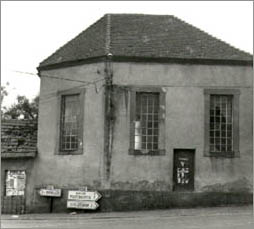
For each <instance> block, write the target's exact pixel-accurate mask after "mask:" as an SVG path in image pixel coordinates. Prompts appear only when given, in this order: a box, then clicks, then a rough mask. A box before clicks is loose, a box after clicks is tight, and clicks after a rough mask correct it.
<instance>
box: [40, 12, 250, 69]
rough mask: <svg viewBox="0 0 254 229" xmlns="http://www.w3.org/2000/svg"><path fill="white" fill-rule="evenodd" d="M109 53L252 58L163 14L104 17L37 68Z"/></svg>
mask: <svg viewBox="0 0 254 229" xmlns="http://www.w3.org/2000/svg"><path fill="white" fill-rule="evenodd" d="M108 53H111V54H112V55H113V56H115V57H117V56H118V57H137V58H139V57H146V58H168V59H190V60H197V59H199V60H217V61H218V60H233V61H234V60H237V61H247V62H250V61H252V55H250V54H249V53H246V52H244V51H241V50H239V49H237V48H234V47H232V46H231V45H229V44H227V43H225V42H223V41H221V40H219V39H217V38H215V37H213V36H211V35H209V34H207V33H206V32H204V31H201V30H200V29H198V28H196V27H194V26H192V25H190V24H188V23H186V22H184V21H182V20H180V19H178V18H176V17H174V16H167V15H143V14H106V15H105V16H104V17H102V18H101V19H100V20H98V21H97V22H96V23H94V24H93V25H91V26H90V27H89V28H88V29H86V30H85V31H83V32H82V33H80V34H79V35H78V36H77V37H76V38H74V39H73V40H71V41H70V42H68V43H67V44H65V45H64V46H62V47H61V48H59V49H58V50H57V51H56V52H55V53H54V54H52V55H51V56H50V57H48V58H47V59H46V60H44V61H43V62H41V63H40V65H39V68H42V67H45V66H49V65H55V64H61V63H65V62H73V61H74V62H75V61H81V60H87V59H91V58H96V57H103V56H106V55H107V54H108Z"/></svg>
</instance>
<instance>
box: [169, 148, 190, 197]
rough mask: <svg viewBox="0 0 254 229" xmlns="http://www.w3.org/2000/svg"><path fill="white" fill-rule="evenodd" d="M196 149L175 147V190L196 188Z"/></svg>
mask: <svg viewBox="0 0 254 229" xmlns="http://www.w3.org/2000/svg"><path fill="white" fill-rule="evenodd" d="M194 157H195V150H194V149H175V150H174V168H173V190H174V191H183V192H184V191H193V190H194Z"/></svg>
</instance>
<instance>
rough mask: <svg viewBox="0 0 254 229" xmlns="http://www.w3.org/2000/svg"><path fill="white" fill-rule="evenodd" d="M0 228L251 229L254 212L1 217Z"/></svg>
mask: <svg viewBox="0 0 254 229" xmlns="http://www.w3.org/2000/svg"><path fill="white" fill-rule="evenodd" d="M1 223H2V228H27V229H29V228H35V229H36V228H40V229H42V228H63V229H70V228H71V229H77V228H80V229H81V228H82V229H83V228H85V229H90V228H91V229H97V228H103V229H126V228H132V229H136V228H139V229H201V228H202V229H204V228H205V229H220V228H221V229H222V228H223V229H252V228H254V224H253V211H252V206H248V207H231V208H229V207H227V208H226V207H222V208H205V209H182V210H179V209H178V210H157V211H140V212H126V213H124V212H122V213H95V214H78V215H68V214H65V215H64V214H52V215H49V214H41V215H38V214H37V215H28V216H27V215H24V216H20V217H19V218H13V216H2V222H1Z"/></svg>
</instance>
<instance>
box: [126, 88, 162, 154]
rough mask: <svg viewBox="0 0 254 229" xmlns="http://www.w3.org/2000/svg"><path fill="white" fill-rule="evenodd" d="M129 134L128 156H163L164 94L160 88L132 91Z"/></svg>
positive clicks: (135, 89)
mask: <svg viewBox="0 0 254 229" xmlns="http://www.w3.org/2000/svg"><path fill="white" fill-rule="evenodd" d="M130 132H131V137H130V149H129V153H130V154H133V155H164V154H165V149H164V145H165V144H164V143H165V139H164V137H165V136H164V135H165V133H164V132H165V92H164V91H162V89H161V88H155V87H154V88H142V87H140V88H134V89H132V92H131V126H130Z"/></svg>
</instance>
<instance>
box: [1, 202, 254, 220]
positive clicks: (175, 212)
mask: <svg viewBox="0 0 254 229" xmlns="http://www.w3.org/2000/svg"><path fill="white" fill-rule="evenodd" d="M206 215H207V216H216V215H253V206H252V205H247V206H227V207H212V208H211V207H209V208H189V209H166V210H147V211H129V212H97V213H79V214H74V215H72V214H68V213H51V214H50V213H43V214H26V215H1V219H2V220H56V219H59V220H71V219H111V218H147V217H149V218H151V217H179V216H206Z"/></svg>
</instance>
